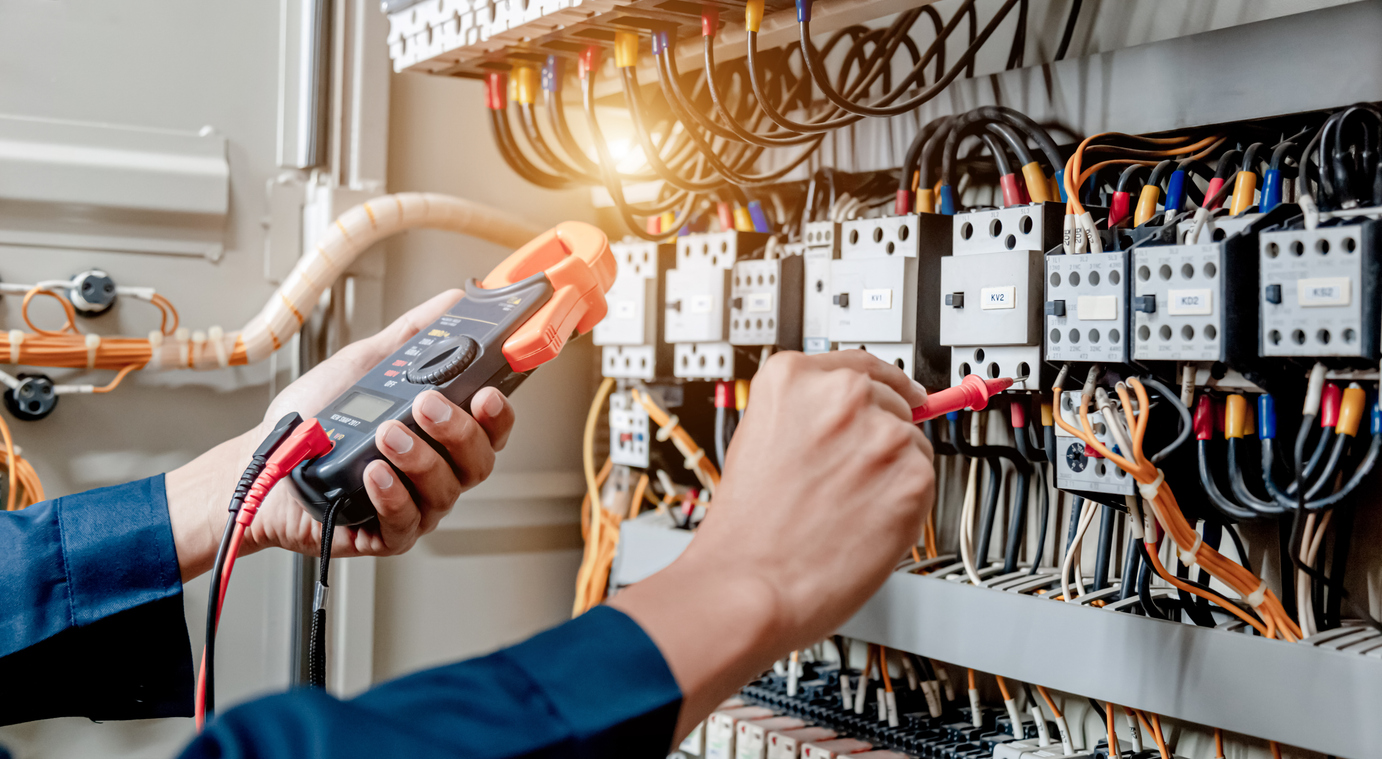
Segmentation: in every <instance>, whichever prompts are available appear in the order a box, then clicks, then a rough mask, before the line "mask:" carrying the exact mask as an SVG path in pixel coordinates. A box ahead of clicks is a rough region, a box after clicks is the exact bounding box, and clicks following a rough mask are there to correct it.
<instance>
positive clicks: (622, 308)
mask: <svg viewBox="0 0 1382 759" xmlns="http://www.w3.org/2000/svg"><path fill="white" fill-rule="evenodd" d="M637 313H638V304H637V303H634V302H633V301H631V300H621V301H619V302H618V303H615V304H614V318H616V319H632V318H633V317H634V315H635V314H637Z"/></svg>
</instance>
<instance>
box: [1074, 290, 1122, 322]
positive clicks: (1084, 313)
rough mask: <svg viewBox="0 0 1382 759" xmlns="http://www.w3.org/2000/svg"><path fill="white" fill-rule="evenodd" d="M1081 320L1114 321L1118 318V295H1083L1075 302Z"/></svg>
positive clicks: (1076, 313)
mask: <svg viewBox="0 0 1382 759" xmlns="http://www.w3.org/2000/svg"><path fill="white" fill-rule="evenodd" d="M1075 318H1077V319H1079V320H1080V321H1112V320H1114V319H1117V318H1118V296H1117V295H1081V296H1080V299H1079V300H1078V301H1076V304H1075Z"/></svg>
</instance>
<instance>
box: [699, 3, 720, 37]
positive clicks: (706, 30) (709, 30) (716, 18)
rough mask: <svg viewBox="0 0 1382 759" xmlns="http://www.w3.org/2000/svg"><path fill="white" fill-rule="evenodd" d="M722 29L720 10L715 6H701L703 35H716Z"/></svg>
mask: <svg viewBox="0 0 1382 759" xmlns="http://www.w3.org/2000/svg"><path fill="white" fill-rule="evenodd" d="M719 29H720V11H719V9H717V8H715V7H713V6H709V5H707V6H705V7H703V8H701V36H702V37H714V36H715V32H717V31H719Z"/></svg>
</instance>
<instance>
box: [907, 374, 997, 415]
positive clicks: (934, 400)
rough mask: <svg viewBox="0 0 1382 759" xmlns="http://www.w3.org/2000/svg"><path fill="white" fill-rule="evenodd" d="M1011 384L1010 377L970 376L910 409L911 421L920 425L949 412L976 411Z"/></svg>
mask: <svg viewBox="0 0 1382 759" xmlns="http://www.w3.org/2000/svg"><path fill="white" fill-rule="evenodd" d="M1012 384H1013V378H1012V377H1002V378H999V379H990V380H986V379H984V378H982V377H980V376H979V375H977V374H971V375H969V376H967V377H965V378H964V379H963V380H961V381H960V384H958V385H955V386H954V387H949V388H946V389H945V390H941V391H940V392H938V393H935V394H933V395H929V396H927V397H926V402H925V403H923V404H921V405H920V406H917V407H916V408H914V409H912V421H913V422H914V423H917V424H920V423H921V422H924V421H927V420H928V419H935V418H936V417H938V416H944V415H946V414H948V413H950V412H951V411H963V410H965V409H970V410H971V411H978V410H980V409H982V408H984V407H985V406H987V405H988V403H989V398H991V397H993V396H994V395H997V394H998V393H1001V392H1003V391H1004V390H1007V389H1008V388H1010V387H1012Z"/></svg>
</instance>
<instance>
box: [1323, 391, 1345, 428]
mask: <svg viewBox="0 0 1382 759" xmlns="http://www.w3.org/2000/svg"><path fill="white" fill-rule="evenodd" d="M1343 402H1344V391H1343V388H1341V387H1339V384H1338V383H1337V382H1330V383H1328V384H1326V385H1325V386H1324V392H1323V393H1321V395H1320V427H1322V428H1323V427H1331V428H1332V427H1334V426H1335V425H1337V424H1338V423H1339V406H1341V405H1342V404H1343Z"/></svg>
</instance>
